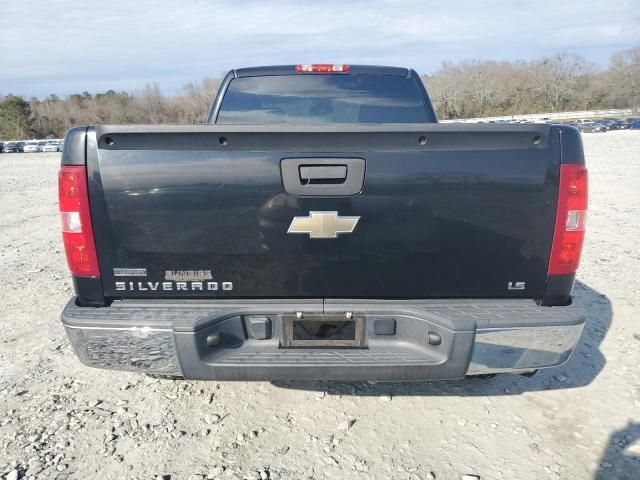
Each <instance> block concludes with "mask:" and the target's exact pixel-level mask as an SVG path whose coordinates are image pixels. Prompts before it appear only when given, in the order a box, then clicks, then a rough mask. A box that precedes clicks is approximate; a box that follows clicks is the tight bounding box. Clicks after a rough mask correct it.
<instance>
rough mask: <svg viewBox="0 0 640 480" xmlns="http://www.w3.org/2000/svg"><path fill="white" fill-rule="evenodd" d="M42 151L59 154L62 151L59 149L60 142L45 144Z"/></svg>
mask: <svg viewBox="0 0 640 480" xmlns="http://www.w3.org/2000/svg"><path fill="white" fill-rule="evenodd" d="M42 151H43V152H61V151H62V149H61V148H60V142H47V143H46V144H45V145H44V146H43V147H42Z"/></svg>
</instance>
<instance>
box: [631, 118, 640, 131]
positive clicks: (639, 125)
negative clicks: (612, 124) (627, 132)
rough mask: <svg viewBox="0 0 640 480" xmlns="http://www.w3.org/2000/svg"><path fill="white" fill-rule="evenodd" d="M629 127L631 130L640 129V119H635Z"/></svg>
mask: <svg viewBox="0 0 640 480" xmlns="http://www.w3.org/2000/svg"><path fill="white" fill-rule="evenodd" d="M629 128H630V129H631V130H640V120H634V121H633V122H631V123H629Z"/></svg>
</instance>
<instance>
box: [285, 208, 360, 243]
mask: <svg viewBox="0 0 640 480" xmlns="http://www.w3.org/2000/svg"><path fill="white" fill-rule="evenodd" d="M358 220H360V217H341V216H340V215H338V212H309V216H307V217H293V220H291V225H289V230H287V233H307V234H309V237H310V238H337V237H338V235H339V234H341V233H352V232H353V231H354V230H355V228H356V225H357V224H358Z"/></svg>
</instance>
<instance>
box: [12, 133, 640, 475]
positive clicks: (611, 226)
mask: <svg viewBox="0 0 640 480" xmlns="http://www.w3.org/2000/svg"><path fill="white" fill-rule="evenodd" d="M584 141H585V148H586V153H587V159H588V164H589V169H590V174H591V177H590V181H591V192H590V195H591V198H590V203H591V206H590V217H589V225H588V235H587V243H586V249H585V254H584V258H583V265H582V267H581V270H580V273H579V281H578V283H577V285H576V289H575V295H576V302H578V303H579V304H581V305H583V306H585V307H586V308H587V312H588V320H587V328H586V330H585V333H584V335H583V338H582V341H581V345H580V347H579V349H578V351H577V352H576V353H575V355H574V356H573V357H572V358H571V360H570V361H569V362H568V363H567V364H566V365H564V366H562V367H560V368H557V369H551V370H546V371H541V372H538V374H537V375H535V376H534V377H532V378H524V377H518V376H512V375H503V376H498V377H495V378H492V379H483V380H480V379H467V380H464V381H456V382H440V383H437V382H436V383H416V384H376V385H370V384H367V383H364V384H360V383H359V384H336V383H326V384H325V383H314V384H284V385H282V384H280V385H274V384H270V383H227V382H195V381H173V380H164V379H162V380H160V379H154V378H151V377H147V376H143V375H139V374H130V373H120V372H109V371H99V370H93V369H90V368H87V367H84V366H82V365H81V364H80V363H79V362H78V361H77V359H76V358H75V356H74V355H73V353H72V352H71V350H70V348H69V344H68V342H67V340H66V337H65V335H64V331H63V329H62V326H61V324H60V321H59V319H58V316H59V313H60V310H61V309H62V307H63V305H64V303H65V302H66V301H67V300H68V298H69V297H70V296H71V294H72V289H71V283H70V281H69V277H68V274H67V271H66V266H65V261H64V255H63V252H62V248H61V241H60V233H59V227H58V214H57V204H56V203H57V200H56V171H57V169H58V159H59V155H58V154H3V155H0V205H1V207H2V208H1V209H0V332H1V333H0V478H5V479H11V480H15V479H16V478H44V479H56V478H57V479H60V480H62V479H66V478H80V479H86V478H105V479H106V478H113V479H116V478H117V479H121V478H128V479H138V478H139V479H156V478H161V479H169V478H170V479H172V480H173V479H204V478H220V479H244V478H249V479H254V478H255V479H269V478H270V479H296V480H298V479H324V478H336V479H351V478H354V479H355V478H357V479H389V478H394V479H411V480H418V479H422V480H426V479H460V478H464V479H474V478H482V479H483V480H484V479H534V478H535V479H546V478H550V479H558V478H562V479H574V478H575V479H587V478H601V479H638V478H640V370H639V367H640V324H639V323H638V322H639V320H638V316H639V314H640V280H639V276H640V275H639V274H640V268H639V266H640V248H639V247H638V238H639V237H640V235H639V234H640V229H638V224H639V223H640V222H639V221H638V213H639V212H640V192H639V190H638V178H640V161H639V160H640V132H634V131H622V132H609V133H606V134H587V135H585V137H584Z"/></svg>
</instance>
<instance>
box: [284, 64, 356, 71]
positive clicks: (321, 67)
mask: <svg viewBox="0 0 640 480" xmlns="http://www.w3.org/2000/svg"><path fill="white" fill-rule="evenodd" d="M348 71H349V65H340V64H333V63H313V64H305V65H296V72H312V73H341V72H342V73H344V72H348Z"/></svg>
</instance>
